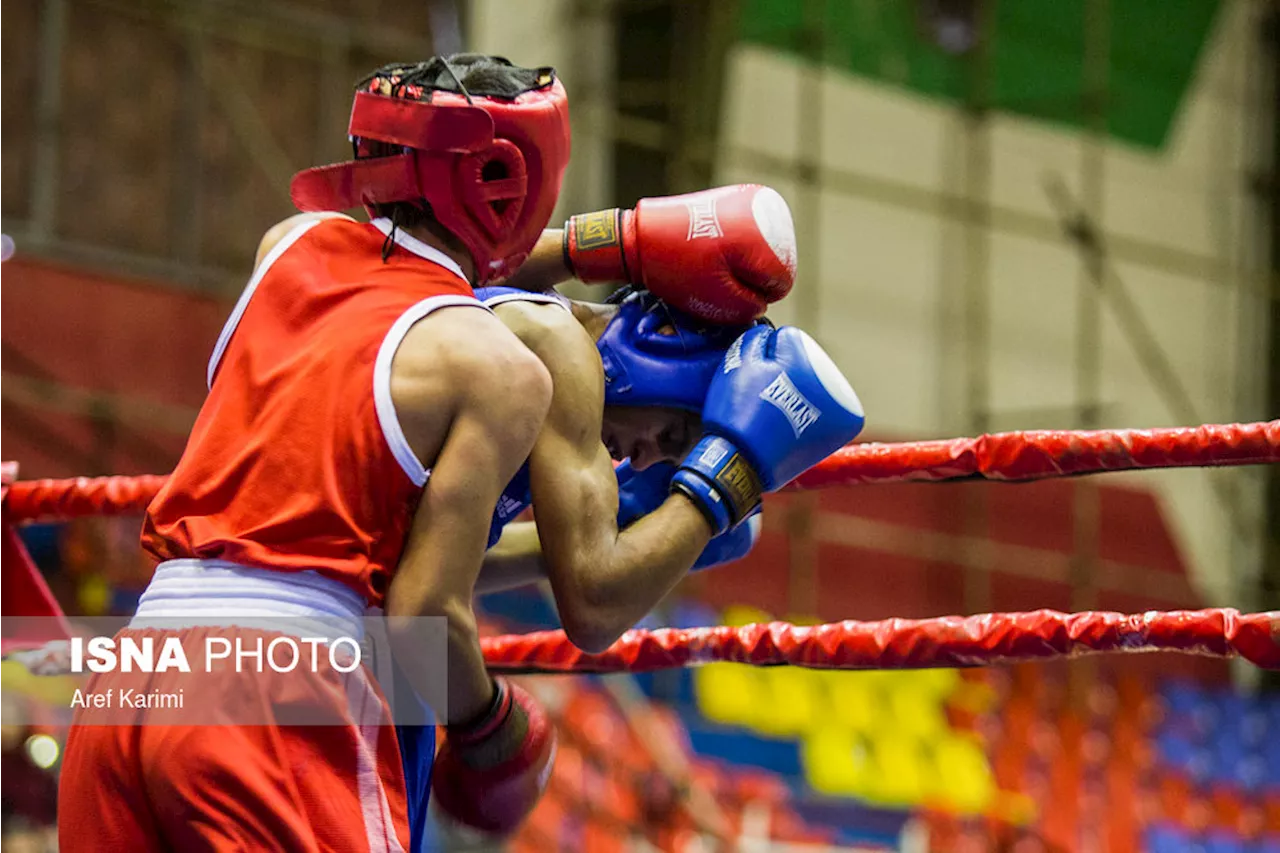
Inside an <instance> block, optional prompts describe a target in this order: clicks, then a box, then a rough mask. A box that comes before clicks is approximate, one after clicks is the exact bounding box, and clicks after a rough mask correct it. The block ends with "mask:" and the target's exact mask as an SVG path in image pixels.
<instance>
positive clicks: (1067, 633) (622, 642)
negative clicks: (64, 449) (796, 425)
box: [3, 420, 1280, 673]
mask: <svg viewBox="0 0 1280 853" xmlns="http://www.w3.org/2000/svg"><path fill="white" fill-rule="evenodd" d="M1275 462H1280V420H1276V421H1269V422H1264V423H1251V424H1225V425H1217V424H1211V425H1204V426H1199V427H1179V428H1169V429H1149V430H1098V431H1070V430H1045V431H1033V432H1012V433H1000V434H992V435H983V436H979V437H977V438H958V439H949V440H938V441H920V442H902V443H867V444H852V445H849V446H847V447H844V448H842V449H841V450H839V451H837V452H836V453H834V454H833V455H831V456H830V457H828V458H827V459H826V460H824V461H823V462H822V463H820V464H819V465H818V466H816V467H815V468H813V469H811V470H809V471H807V472H806V473H805V474H803V475H802V476H801V477H799V478H798V479H797V480H796V481H795V482H793V483H791V484H790V485H789V486H788V487H787V488H788V489H790V490H795V489H821V488H828V487H834V486H864V485H867V486H869V485H875V484H880V483H901V482H945V481H956V480H992V481H1000V482H1009V483H1013V482H1023V481H1028V480H1038V479H1045V478H1052V477H1068V476H1080V475H1088V474H1099V473H1104V472H1110V471H1132V470H1139V469H1152V468H1185V467H1223V466H1240V465H1258V464H1267V463H1275ZM6 464H7V465H11V463H6ZM5 479H6V482H7V489H6V492H5V495H4V504H3V513H4V523H5V526H6V528H8V526H9V525H10V524H21V523H24V522H32V521H45V522H48V521H56V520H65V519H70V518H74V517H78V516H86V515H126V514H138V513H141V512H142V511H143V510H144V509H145V508H146V506H147V504H148V503H149V502H150V500H151V498H152V497H153V496H154V495H155V494H156V492H157V491H158V490H159V488H160V486H161V485H162V484H163V483H164V477H162V476H141V477H101V478H94V479H88V478H78V479H67V480H34V481H22V480H16V479H15V478H14V474H13V471H12V468H10V469H9V470H8V471H7V472H6V478H5ZM4 532H5V537H6V562H7V563H10V565H7V566H6V568H5V575H6V586H8V585H9V583H10V581H9V578H10V576H11V575H12V574H13V572H14V571H15V567H14V566H13V565H12V564H11V560H12V559H24V560H26V561H27V562H26V563H25V564H24V565H23V566H20V567H18V568H17V571H25V572H28V573H30V575H31V576H30V578H29V580H30V581H31V583H33V584H35V585H36V587H37V588H36V589H34V590H30V591H29V594H30V595H32V596H34V598H28V599H27V600H36V599H43V600H45V601H46V602H47V603H48V604H50V605H52V597H51V596H49V595H48V590H47V588H45V587H44V585H43V582H42V580H41V579H40V577H39V574H38V572H36V570H35V569H34V567H33V566H31V565H30V563H29V558H27V557H26V554H25V551H21V549H20V546H19V551H20V554H19V555H18V557H17V558H14V557H10V544H11V542H12V541H13V540H16V536H14V535H13V533H12V531H11V530H9V529H6V530H5V531H4ZM52 606H54V607H56V605H52ZM10 613H12V610H11V609H10V607H6V615H8V614H10ZM55 613H56V611H55ZM13 615H36V614H13ZM39 615H51V614H49V613H41V614H39ZM59 615H60V614H59ZM482 645H483V649H484V654H485V659H486V660H487V661H488V663H489V666H490V668H491V669H492V670H494V671H495V672H509V673H588V672H590V673H601V672H646V671H653V670H660V669H673V668H682V667H689V666H695V665H700V664H706V663H714V662H724V661H728V662H739V663H746V664H752V665H756V666H772V665H792V666H801V667H814V668H830V669H911V668H926V667H953V666H984V665H994V664H1001V663H1014V662H1020V661H1032V660H1043V659H1053V658H1069V657H1076V656H1080V655H1086V654H1134V653H1138V652H1151V651H1175V652H1184V653H1192V654H1201V655H1210V656H1215V657H1240V658H1243V659H1245V660H1247V661H1249V662H1251V663H1253V664H1255V665H1257V666H1259V667H1264V668H1269V669H1280V611H1272V612H1267V613H1240V612H1238V611H1236V610H1232V609H1209V610H1198V611H1173V612H1160V611H1150V612H1147V613H1142V614H1134V615H1126V614H1121V613H1112V612H1101V611H1091V612H1083V613H1073V614H1066V613H1060V612H1057V611H1051V610H1038V611H1034V612H1028V613H987V614H981V615H975V616H965V617H959V616H947V617H940V618H933V619H885V620H882V621H878V622H858V621H843V622H834V623H829V624H825V625H816V626H803V627H801V626H795V625H791V624H788V623H785V622H771V623H768V624H755V625H747V626H743V627H737V628H729V627H713V628H694V629H683V630H675V629H659V630H652V631H644V630H633V631H628V632H627V633H626V634H624V635H623V636H622V637H621V638H620V639H619V640H618V642H617V643H615V644H614V645H613V646H612V647H610V648H609V649H607V650H606V651H605V652H603V653H601V654H586V653H584V652H582V651H580V650H579V649H577V648H576V647H575V646H573V644H572V643H570V642H569V641H568V639H567V638H566V637H565V635H564V632H562V631H543V632H536V633H531V634H523V635H509V636H500V637H489V638H485V639H484V640H482Z"/></svg>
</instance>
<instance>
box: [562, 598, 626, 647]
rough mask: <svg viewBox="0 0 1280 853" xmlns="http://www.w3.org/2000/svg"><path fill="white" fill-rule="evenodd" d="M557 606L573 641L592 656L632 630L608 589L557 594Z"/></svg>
mask: <svg viewBox="0 0 1280 853" xmlns="http://www.w3.org/2000/svg"><path fill="white" fill-rule="evenodd" d="M556 605H557V607H558V608H559V610H560V625H561V626H562V627H563V628H564V633H565V635H566V636H567V637H568V638H569V642H571V643H573V644H574V645H575V646H577V647H578V648H580V649H582V650H583V651H584V652H587V653H589V654H598V653H600V652H603V651H604V650H605V649H607V648H609V647H610V646H612V645H613V644H614V642H615V641H616V640H617V639H618V638H619V637H621V636H622V635H623V634H624V633H626V631H627V630H628V629H630V628H631V621H630V620H629V619H626V618H623V617H622V616H621V615H620V614H619V612H618V610H619V608H618V606H617V602H615V601H614V600H613V597H612V596H611V595H610V594H609V593H608V591H607V590H601V589H592V588H590V587H587V588H581V587H580V588H579V589H577V590H576V591H575V594H573V595H566V596H560V595H557V596H556Z"/></svg>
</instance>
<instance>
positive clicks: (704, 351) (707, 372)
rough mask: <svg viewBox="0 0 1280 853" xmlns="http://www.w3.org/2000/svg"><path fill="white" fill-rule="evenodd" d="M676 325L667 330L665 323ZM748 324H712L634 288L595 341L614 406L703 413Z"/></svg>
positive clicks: (608, 397)
mask: <svg viewBox="0 0 1280 853" xmlns="http://www.w3.org/2000/svg"><path fill="white" fill-rule="evenodd" d="M664 326H667V327H674V334H671V329H667V330H666V332H665V333H664V332H663V331H662V329H663V327H664ZM746 328H747V327H744V326H713V325H708V324H706V323H703V322H700V321H699V320H697V319H695V318H693V317H690V316H689V315H687V314H682V313H680V312H678V311H675V310H673V309H671V308H669V307H667V306H666V305H665V304H663V303H662V302H660V301H659V300H658V299H657V298H656V297H655V296H653V295H652V294H650V293H647V292H643V291H641V292H632V293H629V294H627V295H626V297H625V298H624V299H623V300H622V302H621V304H620V305H619V306H618V313H617V314H616V315H614V317H613V319H612V320H610V321H609V325H608V326H606V327H605V330H604V334H602V335H601V336H600V340H599V341H597V342H596V347H597V348H598V349H599V350H600V360H601V361H602V362H604V402H605V405H609V406H671V407H674V408H677V409H687V410H689V411H692V412H699V413H701V412H702V405H703V403H704V402H706V399H707V390H708V389H709V388H710V387H711V380H712V378H713V377H714V376H715V375H716V371H717V370H718V369H719V367H720V363H721V362H722V361H724V357H725V353H726V352H727V351H728V349H729V347H730V346H732V345H733V342H734V341H736V340H737V339H738V338H739V337H740V336H741V335H742V333H743V332H744V331H746Z"/></svg>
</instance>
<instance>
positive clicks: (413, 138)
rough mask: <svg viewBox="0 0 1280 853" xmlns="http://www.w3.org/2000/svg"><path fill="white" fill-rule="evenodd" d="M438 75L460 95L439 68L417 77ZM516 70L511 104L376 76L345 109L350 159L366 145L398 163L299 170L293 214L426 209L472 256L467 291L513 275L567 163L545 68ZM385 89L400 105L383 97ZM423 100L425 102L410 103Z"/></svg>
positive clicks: (560, 90)
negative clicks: (519, 79)
mask: <svg viewBox="0 0 1280 853" xmlns="http://www.w3.org/2000/svg"><path fill="white" fill-rule="evenodd" d="M503 61H504V62H505V60H503ZM440 66H443V71H445V72H447V74H448V77H449V78H451V79H452V81H453V82H454V83H455V84H456V86H457V89H462V87H461V84H457V83H456V78H455V77H454V76H453V71H452V69H450V68H449V67H448V65H447V63H445V62H444V61H443V60H433V61H432V62H431V63H429V64H427V65H425V66H421V67H420V69H437V70H439V67H440ZM520 70H521V71H524V72H526V73H528V74H530V75H532V76H531V78H530V85H529V87H528V88H527V89H525V90H524V91H522V92H520V93H519V94H517V95H515V96H514V97H506V96H503V95H495V94H492V93H488V92H481V91H467V90H466V89H462V94H458V93H457V91H450V90H446V89H442V88H440V87H439V86H438V85H436V84H435V83H432V82H431V81H430V80H424V81H423V82H422V83H420V84H419V83H411V84H405V83H401V81H400V80H399V79H398V77H394V76H392V72H388V73H387V75H386V76H382V75H376V76H375V77H374V78H373V83H372V86H371V87H370V89H371V91H358V92H356V97H355V103H354V104H353V105H352V107H351V124H350V135H351V138H352V141H353V143H354V144H355V146H356V151H357V157H360V154H361V153H364V152H366V151H368V146H369V144H370V143H375V142H381V143H387V144H390V145H394V146H401V147H402V148H403V153H401V154H394V155H391V156H387V157H378V156H372V157H360V158H359V159H356V160H351V161H349V162H346V163H335V164H333V165H331V166H320V167H317V168H314V169H305V170H303V171H301V172H299V173H298V174H296V175H294V176H293V182H292V184H291V185H290V188H289V192H290V195H291V196H292V198H293V203H294V205H295V206H296V207H297V208H298V209H299V210H304V211H311V210H345V209H347V208H350V207H355V206H357V205H361V204H363V205H365V206H366V207H367V208H369V209H370V215H373V214H372V205H373V204H375V203H387V202H396V201H409V202H413V201H419V200H421V199H426V201H427V203H428V204H430V205H431V212H432V214H433V215H434V216H435V219H436V221H438V222H439V223H440V224H441V225H442V226H444V227H445V228H447V229H448V230H449V231H450V232H452V233H453V234H454V235H455V236H457V238H458V239H459V240H461V241H462V243H463V245H464V246H466V247H467V249H468V251H470V252H471V257H472V259H473V260H474V261H475V266H476V282H475V283H476V285H480V284H483V283H484V282H486V281H488V280H489V279H491V278H494V277H497V276H504V275H508V274H510V273H512V272H514V271H515V269H516V268H517V267H518V266H520V264H522V263H523V262H524V260H525V258H527V257H528V256H529V252H530V251H531V250H532V249H533V245H534V243H536V242H537V240H538V236H539V235H540V234H541V233H542V229H543V228H545V227H546V225H547V222H548V221H549V220H550V219H551V210H552V208H554V207H555V204H556V198H557V197H558V196H559V195H560V182H561V179H562V178H563V176H564V170H565V166H566V165H568V162H569V101H568V98H567V97H566V95H565V91H564V87H563V86H562V85H560V81H559V80H557V79H556V76H555V71H554V70H553V69H551V68H539V69H536V70H535V69H520ZM414 76H415V75H412V74H407V75H406V81H408V80H412V79H413V77H414ZM388 80H390V81H391V83H392V90H393V91H395V92H396V93H397V94H403V97H397V96H395V95H386V94H382V91H385V84H386V83H387V81H388ZM450 88H452V87H450ZM423 94H425V95H426V97H427V98H428V99H429V100H416V98H418V97H421V96H422V95H423Z"/></svg>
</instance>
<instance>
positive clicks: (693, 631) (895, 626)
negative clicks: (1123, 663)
mask: <svg viewBox="0 0 1280 853" xmlns="http://www.w3.org/2000/svg"><path fill="white" fill-rule="evenodd" d="M480 643H481V646H482V648H483V649H484V656H485V660H486V661H487V662H488V664H489V668H490V669H491V670H493V671H494V672H508V673H519V672H650V671H653V670H659V669H679V668H682V667H687V666H695V665H697V664H703V663H712V662H720V661H729V662H737V663H749V664H753V665H755V666H769V665H775V664H789V665H791V666H804V667H814V668H819V669H923V668H929V667H952V666H981V665H988V664H997V663H1013V662H1016V661H1028V660H1036V659H1041V658H1061V657H1078V656H1080V655H1086V654H1094V653H1099V652H1125V653H1131V652H1143V651H1174V652H1187V653H1192V654H1202V655H1210V656H1214V657H1234V656H1236V655H1239V656H1241V657H1243V658H1245V659H1246V660H1249V661H1252V662H1253V663H1255V664H1257V665H1258V666H1261V667H1266V668H1268V669H1280V612H1271V613H1245V614H1242V613H1240V612H1239V611H1236V610H1227V609H1218V610H1183V611H1173V612H1169V613H1162V612H1157V611H1152V612H1148V613H1140V614H1135V615H1132V616H1129V615H1125V614H1122V613H1106V612H1088V613H1059V612H1057V611H1056V610H1037V611H1034V612H1032V613H985V614H982V615H979V616H944V617H941V618H936V619H884V620H882V621H879V622H855V621H852V620H850V621H846V622H833V623H830V624H827V625H814V626H796V625H791V624H788V623H786V622H770V623H768V624H760V625H746V626H743V627H741V628H728V627H724V626H720V627H715V628H688V629H683V630H677V629H673V628H664V629H661V630H657V631H628V632H627V633H626V634H623V635H622V637H621V639H619V640H618V642H616V643H614V644H613V646H612V647H611V648H609V649H608V650H606V651H605V652H603V653H602V654H598V655H589V654H586V653H585V652H583V651H581V650H579V649H578V648H577V647H576V646H574V645H573V644H572V643H570V642H569V640H568V638H567V637H565V635H564V632H563V631H540V632H537V633H533V634H523V635H512V636H505V637H487V638H484V639H482V640H481V641H480Z"/></svg>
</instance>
